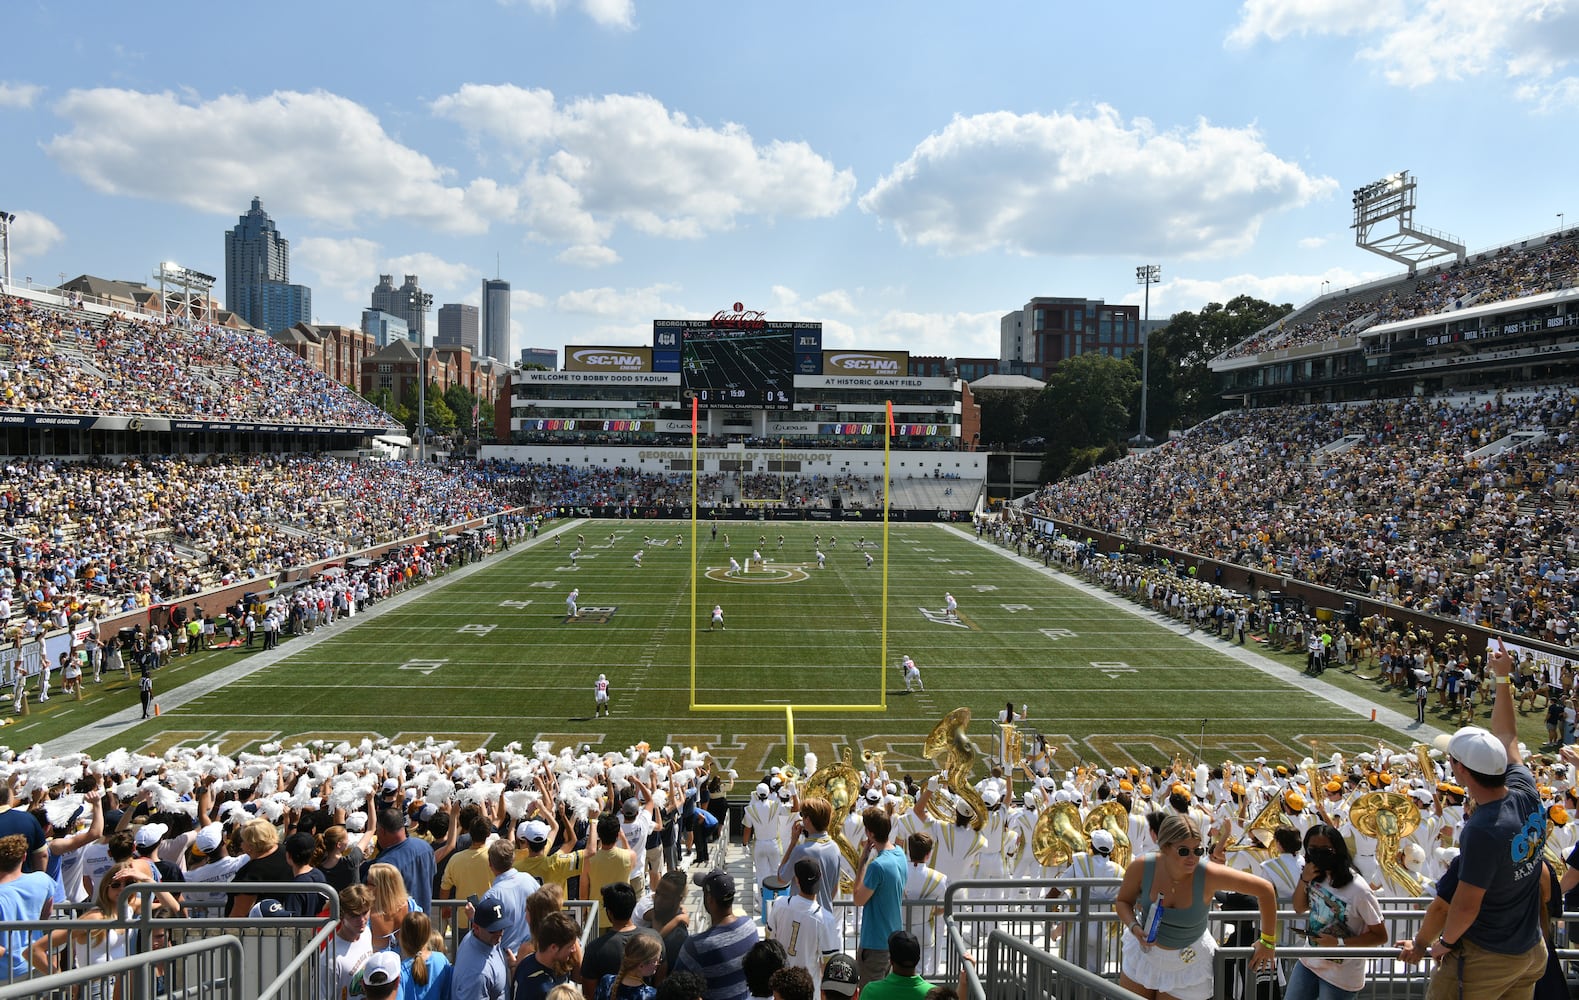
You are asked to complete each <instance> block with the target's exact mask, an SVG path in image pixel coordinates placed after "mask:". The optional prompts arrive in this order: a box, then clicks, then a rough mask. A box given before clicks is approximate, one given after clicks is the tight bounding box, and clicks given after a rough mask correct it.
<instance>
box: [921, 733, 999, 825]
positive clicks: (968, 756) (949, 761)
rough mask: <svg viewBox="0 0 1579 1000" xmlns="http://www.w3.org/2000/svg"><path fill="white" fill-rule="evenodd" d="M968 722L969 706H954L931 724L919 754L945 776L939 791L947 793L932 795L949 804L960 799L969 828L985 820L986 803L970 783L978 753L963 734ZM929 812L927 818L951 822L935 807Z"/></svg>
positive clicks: (981, 823) (950, 817)
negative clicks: (965, 811) (947, 793)
mask: <svg viewBox="0 0 1579 1000" xmlns="http://www.w3.org/2000/svg"><path fill="white" fill-rule="evenodd" d="M969 725H970V709H968V708H956V709H954V711H952V712H950V713H949V714H947V715H945V716H943V718H941V719H939V720H938V724H937V725H935V726H933V727H932V731H931V732H930V733H928V734H927V738H926V740H925V741H924V742H923V743H922V746H921V753H922V755H923V756H925V757H926V758H927V759H928V760H930V761H932V762H933V763H934V764H936V765H937V767H938V769H939V770H940V771H944V772H946V773H947V776H948V777H947V781H946V782H944V783H940V787H939V791H942V790H943V789H944V788H946V789H947V790H948V792H949V793H950V794H949V795H935V796H933V798H934V799H936V800H938V801H939V802H940V803H944V802H946V804H947V805H949V806H951V807H953V806H956V805H957V803H959V802H961V801H963V802H964V803H965V806H966V807H967V808H968V809H969V810H970V826H971V829H973V830H980V829H981V828H982V826H983V825H985V824H986V822H987V803H985V802H983V801H982V800H981V796H980V795H979V794H978V793H977V792H976V789H975V787H974V786H972V785H971V782H970V777H971V772H972V771H973V770H975V767H976V757H977V756H978V754H977V751H976V745H975V744H974V743H972V742H971V741H970V737H968V736H966V735H965V727H967V726H969ZM940 758H941V759H940ZM929 812H930V813H931V818H933V819H936V820H938V821H939V822H942V823H952V822H954V816H953V814H952V813H950V814H948V815H943V814H940V813H939V811H938V808H937V807H936V806H933V807H932V808H930V809H929Z"/></svg>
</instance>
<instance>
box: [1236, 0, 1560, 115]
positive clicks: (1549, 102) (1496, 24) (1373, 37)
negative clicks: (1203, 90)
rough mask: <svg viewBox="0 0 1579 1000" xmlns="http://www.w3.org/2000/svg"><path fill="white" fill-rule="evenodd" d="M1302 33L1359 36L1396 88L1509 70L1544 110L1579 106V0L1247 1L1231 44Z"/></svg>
mask: <svg viewBox="0 0 1579 1000" xmlns="http://www.w3.org/2000/svg"><path fill="white" fill-rule="evenodd" d="M1294 35H1298V36H1302V37H1304V36H1328V37H1334V38H1354V39H1356V40H1357V41H1358V42H1359V45H1358V47H1357V49H1356V52H1355V55H1356V56H1357V57H1358V58H1360V59H1362V60H1365V61H1367V62H1370V63H1374V64H1375V65H1376V66H1377V67H1378V68H1379V69H1380V71H1381V74H1382V76H1383V78H1384V79H1386V80H1387V82H1389V83H1392V84H1395V85H1397V86H1403V87H1419V86H1425V85H1427V84H1431V83H1434V82H1436V81H1438V80H1466V79H1471V78H1474V77H1478V76H1483V75H1493V74H1500V75H1501V76H1503V77H1504V78H1506V79H1508V80H1510V81H1513V82H1514V83H1515V87H1514V94H1515V96H1517V97H1518V98H1519V99H1521V100H1524V101H1528V102H1530V103H1531V104H1533V105H1534V106H1535V109H1536V110H1537V111H1543V112H1550V111H1555V110H1560V109H1563V108H1569V107H1574V106H1579V79H1576V78H1575V77H1573V76H1571V75H1564V74H1565V73H1566V72H1567V71H1568V70H1569V68H1570V67H1572V66H1573V65H1574V63H1575V61H1576V59H1579V3H1576V2H1574V0H1245V3H1244V5H1243V6H1242V7H1241V8H1240V20H1239V23H1238V24H1237V25H1236V26H1235V27H1234V29H1233V31H1231V32H1230V33H1229V35H1228V37H1227V39H1226V41H1225V44H1227V45H1228V46H1229V47H1237V48H1243V47H1248V46H1251V45H1254V44H1255V43H1256V42H1257V41H1258V40H1260V39H1262V38H1266V39H1268V40H1270V41H1274V42H1278V41H1282V40H1284V39H1286V38H1288V37H1290V36H1294Z"/></svg>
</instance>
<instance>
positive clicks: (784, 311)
mask: <svg viewBox="0 0 1579 1000" xmlns="http://www.w3.org/2000/svg"><path fill="white" fill-rule="evenodd" d="M771 291H772V295H773V315H775V316H778V317H779V318H781V319H794V320H799V319H802V318H806V319H810V318H813V317H821V316H826V315H827V314H828V313H836V314H838V315H841V316H854V315H857V314H858V313H859V312H860V310H859V309H858V308H857V307H856V305H855V299H854V298H853V297H852V296H851V293H850V292H847V291H845V290H844V289H842V288H835V289H831V290H829V291H826V292H822V293H820V294H818V295H814V296H812V297H811V298H809V299H803V298H801V297H800V295H799V294H798V293H797V292H796V291H795V290H794V289H793V288H788V287H786V286H784V285H774V286H773V288H772V290H771ZM791 313H793V314H794V315H790V314H791ZM823 322H824V332H825V333H826V323H827V321H826V320H824V321H823Z"/></svg>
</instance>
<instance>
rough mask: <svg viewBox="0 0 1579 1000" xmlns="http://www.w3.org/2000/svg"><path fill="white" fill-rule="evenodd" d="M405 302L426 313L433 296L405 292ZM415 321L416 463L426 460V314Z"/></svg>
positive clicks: (431, 306) (426, 293) (412, 307)
mask: <svg viewBox="0 0 1579 1000" xmlns="http://www.w3.org/2000/svg"><path fill="white" fill-rule="evenodd" d="M406 300H407V301H406V304H407V305H408V306H410V307H411V309H412V310H417V309H420V310H422V312H424V313H426V312H427V311H428V310H429V309H432V308H433V296H432V295H431V294H429V293H428V292H407V293H406ZM418 320H419V322H418V323H417V463H418V464H419V465H420V464H422V463H425V462H427V460H428V359H427V353H428V346H427V345H428V323H427V318H426V316H419V317H418Z"/></svg>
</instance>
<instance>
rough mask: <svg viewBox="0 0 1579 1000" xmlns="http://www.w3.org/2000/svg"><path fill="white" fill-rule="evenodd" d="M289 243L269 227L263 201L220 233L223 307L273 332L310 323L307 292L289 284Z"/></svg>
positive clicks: (271, 223) (309, 293) (271, 222)
mask: <svg viewBox="0 0 1579 1000" xmlns="http://www.w3.org/2000/svg"><path fill="white" fill-rule="evenodd" d="M290 281H291V243H290V240H287V239H286V238H285V237H283V236H281V235H280V234H279V230H277V229H275V228H274V220H273V219H271V218H269V213H267V212H265V211H264V210H263V199H261V198H253V199H252V208H250V209H249V210H248V211H247V214H246V215H243V216H241V217H240V218H239V219H237V221H236V226H235V228H234V229H228V230H226V231H225V308H227V309H229V310H231V311H232V312H234V313H235V314H236V315H238V316H240V317H241V318H242V319H244V320H246V321H247V322H248V323H250V324H252V325H253V326H255V327H257V328H258V329H259V330H264V331H267V332H268V333H278V332H279V331H281V330H285V329H288V328H290V327H292V326H294V325H296V324H297V323H306V322H310V321H311V320H312V289H310V288H308V287H306V286H305V285H292V284H291V283H290Z"/></svg>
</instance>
